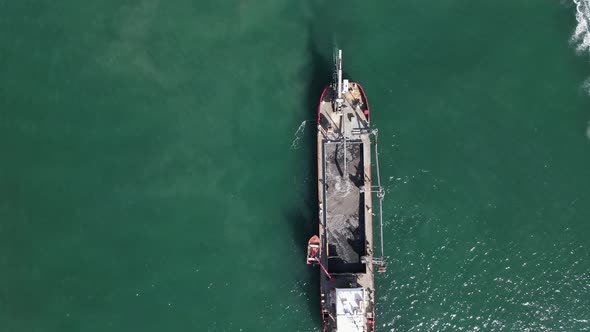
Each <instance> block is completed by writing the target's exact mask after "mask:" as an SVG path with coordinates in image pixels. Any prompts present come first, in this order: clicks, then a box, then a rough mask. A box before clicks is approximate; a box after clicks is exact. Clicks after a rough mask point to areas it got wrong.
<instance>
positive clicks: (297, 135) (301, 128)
mask: <svg viewBox="0 0 590 332" xmlns="http://www.w3.org/2000/svg"><path fill="white" fill-rule="evenodd" d="M308 122H311V120H305V121H303V122H301V124H300V125H299V128H297V131H296V132H295V134H294V135H293V136H294V138H293V141H292V142H291V150H297V149H299V144H300V143H301V138H303V134H305V126H306V125H307V123H308Z"/></svg>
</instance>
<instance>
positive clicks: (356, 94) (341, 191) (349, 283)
mask: <svg viewBox="0 0 590 332" xmlns="http://www.w3.org/2000/svg"><path fill="white" fill-rule="evenodd" d="M335 60H336V61H335V62H336V63H335V64H336V66H335V67H336V68H335V72H334V82H333V83H331V84H329V85H328V86H326V87H325V88H324V91H323V92H322V95H321V97H320V102H319V105H318V113H317V130H318V132H317V165H318V179H317V185H318V207H319V234H318V235H314V236H313V237H312V238H311V239H310V240H309V242H308V248H307V264H313V265H319V267H320V293H321V294H320V297H321V317H322V326H323V331H324V332H336V331H338V332H353V331H354V332H356V331H363V332H365V331H366V332H371V331H374V325H375V284H374V265H375V266H376V267H377V271H379V272H383V271H385V260H384V256H383V218H382V211H381V210H382V201H383V196H384V190H383V188H382V187H381V181H380V178H379V162H378V161H379V156H378V153H377V130H376V129H371V128H370V110H369V103H368V101H367V97H366V95H365V92H364V91H363V88H362V87H361V85H360V84H358V83H355V82H351V81H349V80H347V79H343V78H342V50H338V53H337V55H336V59H335ZM372 147H374V152H375V164H374V165H373V164H372V159H371V150H372ZM373 166H375V170H376V175H377V177H376V179H377V185H373V178H372V176H373V174H372V168H373ZM373 193H375V194H376V196H377V198H378V211H374V207H373V196H372V195H373ZM374 216H378V217H379V221H380V222H379V225H380V245H381V256H380V257H374V255H373V244H374V243H373V217H374Z"/></svg>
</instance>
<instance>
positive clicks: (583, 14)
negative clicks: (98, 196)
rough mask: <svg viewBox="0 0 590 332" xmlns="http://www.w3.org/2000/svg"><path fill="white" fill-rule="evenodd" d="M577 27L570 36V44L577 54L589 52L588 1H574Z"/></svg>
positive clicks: (589, 9)
mask: <svg viewBox="0 0 590 332" xmlns="http://www.w3.org/2000/svg"><path fill="white" fill-rule="evenodd" d="M574 3H575V4H576V21H578V25H577V26H576V30H575V31H574V34H573V35H572V39H571V41H572V43H574V44H575V45H576V50H577V51H578V52H584V51H590V0H574Z"/></svg>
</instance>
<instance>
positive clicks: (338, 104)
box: [336, 49, 346, 178]
mask: <svg viewBox="0 0 590 332" xmlns="http://www.w3.org/2000/svg"><path fill="white" fill-rule="evenodd" d="M336 71H337V79H338V82H337V83H336V90H337V91H336V93H337V96H338V98H336V110H337V112H338V113H339V114H340V121H341V125H340V133H341V135H342V145H343V149H344V170H343V172H342V178H346V135H345V124H346V118H345V116H344V113H343V112H342V103H343V102H344V99H342V50H340V49H339V50H338V58H336Z"/></svg>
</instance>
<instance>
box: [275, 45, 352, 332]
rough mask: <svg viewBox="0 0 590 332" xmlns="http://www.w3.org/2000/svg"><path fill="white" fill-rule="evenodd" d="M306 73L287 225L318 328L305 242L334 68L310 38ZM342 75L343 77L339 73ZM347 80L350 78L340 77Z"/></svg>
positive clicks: (314, 222)
mask: <svg viewBox="0 0 590 332" xmlns="http://www.w3.org/2000/svg"><path fill="white" fill-rule="evenodd" d="M308 47H309V66H308V68H309V71H307V73H306V74H307V75H306V76H305V77H304V78H302V79H305V80H306V81H307V82H308V85H307V90H306V96H305V97H304V103H303V109H302V110H301V118H302V119H311V120H310V121H309V122H310V124H308V125H307V128H306V130H305V132H304V135H303V137H301V145H300V146H301V149H299V150H297V152H298V157H299V158H298V161H297V165H298V166H300V168H299V169H300V171H298V172H297V173H296V175H297V178H298V179H301V178H303V179H304V180H303V183H304V184H303V186H301V187H298V188H299V190H300V191H301V192H299V193H298V194H300V196H299V198H300V199H299V202H298V203H296V204H293V205H291V206H290V207H289V209H288V211H287V218H286V219H287V222H288V223H289V225H290V226H291V227H292V237H293V239H294V242H295V246H296V247H297V257H299V258H300V259H298V260H297V262H295V263H294V264H300V265H301V269H304V270H305V271H306V273H305V280H300V282H301V283H300V285H302V289H301V292H302V293H304V294H305V298H306V299H307V306H308V310H309V315H310V319H311V320H312V321H313V322H314V323H315V324H317V326H318V327H319V326H321V319H320V312H321V311H320V269H319V267H318V266H311V265H306V264H305V257H306V254H307V242H308V240H309V238H310V237H312V236H313V235H318V232H319V224H318V223H319V211H318V188H317V182H316V180H317V158H316V157H317V144H316V133H317V130H316V117H317V108H318V103H319V99H320V96H321V94H322V91H323V89H324V87H325V86H326V85H327V84H330V82H331V81H332V73H333V69H334V64H333V63H332V59H331V58H330V57H325V56H323V55H322V54H321V53H320V52H318V48H317V46H316V44H315V42H314V39H313V37H312V36H310V38H309V44H308ZM330 47H331V46H330V45H327V46H326V50H325V53H327V54H330V53H329V52H332V49H331V48H330ZM343 74H344V75H346V74H345V73H343ZM344 77H350V76H344Z"/></svg>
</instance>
